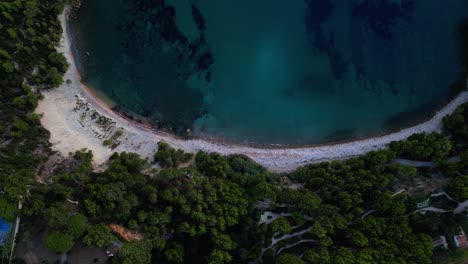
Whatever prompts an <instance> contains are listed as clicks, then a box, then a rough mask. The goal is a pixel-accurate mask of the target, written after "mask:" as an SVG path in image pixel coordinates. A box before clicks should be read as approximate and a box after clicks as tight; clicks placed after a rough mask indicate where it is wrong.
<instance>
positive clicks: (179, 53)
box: [73, 0, 468, 144]
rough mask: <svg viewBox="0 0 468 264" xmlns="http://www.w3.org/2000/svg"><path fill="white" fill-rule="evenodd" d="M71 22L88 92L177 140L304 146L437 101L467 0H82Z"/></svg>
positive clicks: (374, 126)
mask: <svg viewBox="0 0 468 264" xmlns="http://www.w3.org/2000/svg"><path fill="white" fill-rule="evenodd" d="M77 15H78V19H77V21H76V22H75V23H73V24H74V30H75V32H76V34H77V37H78V39H79V40H78V42H79V43H77V44H78V46H79V50H80V51H81V52H80V56H79V57H80V61H81V62H82V64H83V65H84V69H85V70H84V72H83V73H84V76H85V80H86V82H87V83H88V84H89V85H90V86H91V87H92V88H93V89H96V90H97V91H99V92H102V93H103V94H105V95H106V96H107V97H108V98H110V99H111V100H112V101H114V102H115V103H116V104H118V105H119V106H120V107H121V108H122V109H124V110H126V111H129V112H131V113H135V114H137V115H139V116H142V117H145V118H146V119H148V120H150V121H151V122H153V123H154V124H155V126H159V127H162V128H170V129H171V130H172V131H173V132H175V133H178V134H184V133H186V131H187V129H190V131H191V132H190V134H191V135H195V136H197V135H198V136H199V135H204V136H212V137H216V138H222V139H231V140H236V141H249V142H255V143H280V144H310V143H322V142H326V141H329V140H336V139H346V138H350V137H356V136H366V135H371V134H376V133H382V132H386V131H389V129H392V128H395V127H397V126H401V125H403V122H407V121H408V117H409V118H410V119H412V120H413V121H414V122H416V120H418V119H421V118H422V117H424V116H427V115H428V114H430V113H431V112H432V111H434V110H435V109H436V107H437V106H439V105H440V104H442V103H444V102H445V101H446V100H447V99H448V97H449V87H450V85H451V84H452V83H453V82H454V81H455V80H457V79H458V78H459V77H460V73H461V70H462V67H461V64H460V60H459V56H458V53H459V50H458V46H457V35H456V25H457V24H458V23H459V22H460V21H461V20H462V19H463V18H465V17H466V16H468V1H466V0H445V1H440V0H399V1H398V0H288V1H285V0H236V1H228V0H203V1H202V0H198V1H197V0H192V1H182V0H166V1H163V0H85V1H83V5H82V8H81V9H80V10H79V12H78V14H77ZM87 53H89V56H88V55H87Z"/></svg>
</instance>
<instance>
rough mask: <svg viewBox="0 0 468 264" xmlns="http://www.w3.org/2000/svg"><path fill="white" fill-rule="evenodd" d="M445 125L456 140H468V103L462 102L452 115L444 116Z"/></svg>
mask: <svg viewBox="0 0 468 264" xmlns="http://www.w3.org/2000/svg"><path fill="white" fill-rule="evenodd" d="M467 65H468V64H467ZM444 126H445V128H446V129H447V130H449V132H450V133H451V134H452V135H453V137H454V138H455V140H457V141H462V142H468V103H464V104H462V105H461V106H460V107H458V108H457V109H456V110H455V111H454V112H453V113H452V114H451V115H448V116H446V117H444Z"/></svg>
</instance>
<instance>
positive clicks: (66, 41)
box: [36, 9, 468, 172]
mask: <svg viewBox="0 0 468 264" xmlns="http://www.w3.org/2000/svg"><path fill="white" fill-rule="evenodd" d="M67 10H68V9H66V10H65V11H64V13H62V14H61V15H60V17H59V19H60V23H61V25H62V28H63V36H62V41H61V45H60V47H58V48H57V50H58V51H59V52H62V53H63V54H64V56H65V57H66V59H67V61H68V63H69V66H70V67H69V70H68V71H67V72H66V73H65V75H64V80H71V83H70V84H69V83H67V82H64V83H63V84H62V85H61V86H60V87H58V88H56V89H52V90H48V91H45V92H44V97H45V98H44V99H43V100H41V101H40V102H39V106H38V107H37V108H36V112H37V113H42V114H43V118H42V119H41V124H42V125H43V127H44V128H46V129H47V130H49V132H50V142H51V143H52V149H53V150H55V151H58V152H60V153H61V154H62V155H68V153H71V152H74V151H77V150H80V149H83V148H87V149H90V150H92V151H93V154H94V157H95V158H94V165H95V166H99V165H101V164H103V163H105V162H106V161H107V159H108V158H109V157H110V156H111V155H112V153H113V152H123V151H126V152H136V153H138V154H140V155H141V156H142V157H143V158H148V159H152V156H153V155H154V153H155V152H156V151H157V143H158V142H159V141H164V142H166V143H168V144H170V145H171V146H172V147H174V148H180V149H182V150H184V151H187V152H197V151H200V150H201V151H206V152H218V153H220V154H222V155H230V154H235V153H237V154H244V155H247V156H249V157H250V158H252V159H253V160H255V161H256V162H258V163H259V164H261V165H263V166H265V167H266V168H268V169H270V170H272V171H276V172H287V171H291V170H294V169H296V168H297V167H299V166H302V165H305V164H307V163H314V162H322V161H329V160H340V159H346V158H350V157H354V156H358V155H362V154H364V153H367V152H369V151H372V150H379V149H384V148H386V145H387V144H388V143H390V142H391V141H395V140H403V139H406V138H407V137H409V136H410V135H412V134H414V133H421V132H428V133H429V132H433V131H441V129H442V118H443V117H444V116H445V115H447V114H450V113H451V112H453V111H454V110H455V109H456V108H457V107H458V106H459V105H461V104H462V103H464V102H468V92H467V91H465V90H464V91H462V92H461V93H460V94H459V95H458V96H456V97H454V99H452V100H451V101H450V102H449V103H448V104H447V105H445V106H444V107H442V108H441V109H439V111H438V112H436V113H435V115H434V116H433V117H432V118H431V119H429V120H427V121H425V122H422V123H419V124H417V125H414V126H411V127H408V128H404V129H402V130H400V131H397V132H394V133H389V134H385V135H382V136H375V137H370V138H365V139H358V140H353V141H348V142H343V143H331V144H328V145H316V146H303V147H300V146H298V147H291V148H284V147H281V146H280V147H275V146H272V147H268V148H266V147H262V148H258V147H251V146H244V145H239V144H235V143H234V144H231V143H223V142H216V141H210V140H206V139H188V140H185V139H181V138H178V137H176V136H174V135H172V134H169V133H167V132H163V131H157V130H155V129H153V128H151V127H149V126H147V125H145V124H140V123H137V122H135V121H132V120H129V119H128V118H125V117H124V116H122V115H121V114H119V113H117V112H115V111H113V110H112V109H111V108H110V107H109V106H108V105H107V104H106V103H105V102H104V101H102V100H101V99H99V98H98V97H97V96H96V95H95V94H94V92H93V91H92V90H90V89H89V88H88V87H86V86H85V85H84V84H82V83H81V76H80V74H79V72H78V70H77V67H76V64H75V61H74V58H73V53H72V50H71V42H70V38H69V34H68V33H69V32H68V31H69V27H68V25H67V22H66V14H67V12H68V11H67ZM101 117H102V118H101ZM102 120H105V122H103V121H102ZM119 130H121V131H122V136H120V138H119V140H118V144H116V146H115V148H114V149H111V148H110V147H109V146H105V145H104V144H103V141H104V140H106V139H107V140H109V139H111V138H113V135H115V132H116V131H119Z"/></svg>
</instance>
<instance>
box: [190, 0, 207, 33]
mask: <svg viewBox="0 0 468 264" xmlns="http://www.w3.org/2000/svg"><path fill="white" fill-rule="evenodd" d="M190 7H191V8H192V18H193V21H194V22H195V24H197V27H198V30H200V31H203V30H205V28H206V25H205V18H203V14H202V13H201V12H200V9H198V7H197V6H196V5H195V4H191V5H190Z"/></svg>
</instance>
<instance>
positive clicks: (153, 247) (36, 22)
mask: <svg viewBox="0 0 468 264" xmlns="http://www.w3.org/2000/svg"><path fill="white" fill-rule="evenodd" d="M65 4H66V3H65V1H61V0H2V1H1V2H0V91H1V92H0V119H1V122H0V218H2V219H4V220H6V221H7V222H12V223H13V222H14V221H15V219H16V217H21V219H22V224H21V226H20V234H19V236H18V238H17V239H16V242H17V244H18V250H20V249H22V250H24V249H26V250H27V249H28V248H29V245H30V244H33V242H34V241H39V244H40V246H39V247H35V248H34V251H36V252H35V253H37V254H39V255H40V253H41V252H46V253H47V252H48V253H50V252H52V255H50V254H49V255H48V256H49V258H47V259H37V261H40V262H41V263H54V261H58V260H59V259H61V257H62V256H63V254H62V253H70V254H71V253H74V252H79V251H81V252H88V251H87V250H89V249H99V250H101V251H103V252H105V250H109V249H111V248H113V247H117V248H118V250H117V252H116V253H115V256H111V258H106V261H108V262H109V263H128V264H132V263H138V264H140V263H141V264H144V263H212V264H215V263H288V264H293V263H310V264H315V263H323V264H327V263H330V264H335V263H337V264H339V263H346V264H348V263H351V264H352V263H356V264H357V263H359V264H364V263H408V264H410V263H414V264H424V263H431V261H434V258H433V255H434V256H435V255H437V254H439V253H441V252H442V253H444V252H445V251H444V250H440V249H438V248H436V249H433V246H432V240H433V239H434V238H436V237H438V236H441V235H446V236H448V237H450V236H453V235H456V234H458V233H459V227H460V226H461V227H464V228H466V227H468V219H467V216H466V214H463V213H459V212H458V211H457V208H458V207H457V205H458V203H461V202H463V201H466V200H468V176H467V175H468V174H467V170H468V147H467V142H468V104H465V105H462V106H461V107H460V108H459V109H457V111H455V112H454V113H453V114H452V115H450V116H447V117H446V118H445V119H444V125H445V128H444V131H443V133H440V134H439V133H432V134H416V135H413V136H411V137H410V138H409V139H408V140H405V141H400V142H392V143H391V144H390V145H389V148H388V150H383V151H378V152H371V153H368V154H366V155H363V156H362V157H358V158H352V159H349V160H345V161H333V162H324V163H320V164H311V165H306V166H304V167H301V168H299V169H297V170H296V171H294V172H291V173H287V174H277V173H272V172H269V171H267V170H266V169H265V168H263V167H261V166H260V165H258V164H256V163H255V162H253V161H252V160H250V159H249V158H248V157H245V156H242V155H232V156H228V157H224V156H220V155H218V154H215V153H204V152H199V153H197V154H195V155H193V154H189V153H184V152H183V151H181V150H175V149H173V148H171V147H170V146H169V145H167V144H165V143H160V144H159V150H158V152H157V153H155V155H154V159H153V160H143V159H141V158H140V157H139V156H138V155H137V154H134V153H115V154H114V155H113V156H112V158H111V159H110V160H109V161H108V163H107V166H106V168H105V169H103V170H97V171H96V170H94V169H93V167H92V160H93V154H92V152H90V151H88V150H83V151H79V152H77V153H74V154H72V155H70V156H69V157H66V159H65V161H64V162H61V163H60V164H56V166H54V168H53V169H52V170H51V172H50V173H49V174H48V177H49V178H50V181H47V182H42V181H39V180H38V179H37V175H39V174H41V172H42V170H43V167H44V163H46V162H47V161H48V160H49V157H50V156H52V155H53V154H54V153H52V152H51V150H50V148H49V143H48V132H47V131H46V130H45V129H43V128H42V127H41V126H40V123H39V120H40V118H41V117H40V115H38V114H35V113H34V112H33V110H34V108H35V107H36V106H37V103H38V100H40V98H41V91H42V90H44V89H51V88H54V87H56V86H59V85H60V84H61V83H62V82H63V80H62V75H63V73H64V72H65V71H66V70H67V67H68V65H67V63H66V60H65V58H64V57H63V56H62V55H61V54H59V53H57V52H56V50H55V47H56V46H57V45H59V41H60V37H61V33H62V30H61V27H60V23H59V22H58V20H57V16H58V15H59V14H60V13H61V12H62V10H63V8H64V5H65ZM466 24H468V23H465V24H464V26H461V27H460V30H461V31H464V32H465V34H463V35H462V36H463V37H462V41H461V43H462V45H464V46H467V43H468V41H467V40H466V36H468V34H466V31H467V28H468V26H466ZM464 50H465V51H466V50H468V49H464ZM462 56H463V58H464V62H467V59H466V56H467V55H466V52H465V53H463V54H462ZM467 64H468V63H467ZM414 161H417V162H422V163H418V164H424V166H420V165H418V166H411V164H412V162H414ZM419 185H421V186H422V187H421V188H419V189H417V188H415V186H419ZM433 185H435V186H433ZM442 190H444V191H445V192H446V193H445V194H446V197H450V199H448V198H446V199H445V200H444V198H439V196H437V197H432V196H431V195H430V194H431V192H436V191H442ZM427 197H429V198H427ZM440 197H445V196H440ZM426 198H427V199H428V200H429V201H430V202H431V203H432V205H433V206H434V207H444V208H446V209H447V211H448V212H447V213H437V212H432V211H424V212H425V213H424V214H420V213H417V212H416V211H417V210H419V209H420V206H419V204H421V201H426ZM18 204H21V205H22V209H21V210H20V209H18V208H19V207H18ZM462 212H463V211H462ZM11 245H12V242H11V241H10V242H9V243H4V244H3V246H2V247H1V251H0V256H1V258H2V261H3V260H6V259H8V258H9V256H10V255H9V253H10V249H11ZM449 247H450V248H453V247H454V245H453V242H451V241H449ZM23 252H24V251H23ZM93 252H94V251H93ZM450 252H452V251H450ZM26 255H27V254H21V253H19V252H18V253H17V254H16V257H15V258H14V262H15V263H29V262H27V261H28V259H27V258H26ZM41 256H42V255H41ZM50 256H52V257H50ZM105 256H106V257H108V255H105ZM51 258H52V259H51ZM70 261H71V260H70ZM98 261H101V259H98V258H97V257H96V258H94V262H98ZM71 263H73V262H71Z"/></svg>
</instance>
